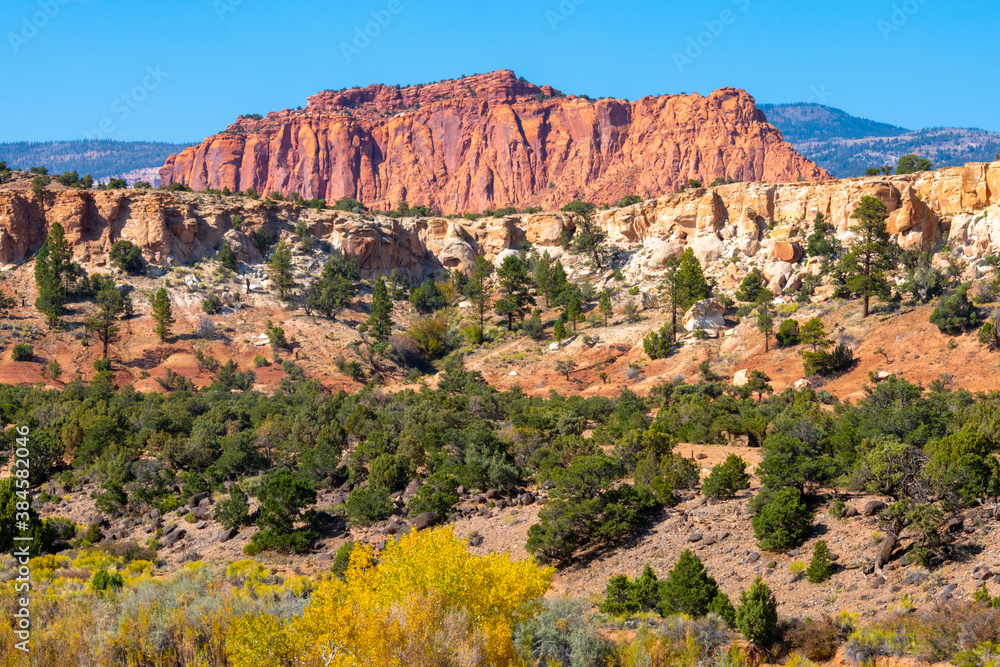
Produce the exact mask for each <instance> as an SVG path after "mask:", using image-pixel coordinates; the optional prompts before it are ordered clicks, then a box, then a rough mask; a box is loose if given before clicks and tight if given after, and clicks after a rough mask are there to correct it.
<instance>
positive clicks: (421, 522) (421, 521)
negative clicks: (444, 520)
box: [413, 512, 441, 530]
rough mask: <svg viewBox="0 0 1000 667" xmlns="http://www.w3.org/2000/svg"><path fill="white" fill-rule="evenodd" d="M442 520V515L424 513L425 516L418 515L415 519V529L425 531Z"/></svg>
mask: <svg viewBox="0 0 1000 667" xmlns="http://www.w3.org/2000/svg"><path fill="white" fill-rule="evenodd" d="M440 520H441V515H440V514H438V513H437V512H424V513H423V514H418V515H417V516H415V517H414V518H413V528H414V529H415V530H423V529H424V528H430V527H431V526H433V525H435V524H436V523H438V522H439V521H440Z"/></svg>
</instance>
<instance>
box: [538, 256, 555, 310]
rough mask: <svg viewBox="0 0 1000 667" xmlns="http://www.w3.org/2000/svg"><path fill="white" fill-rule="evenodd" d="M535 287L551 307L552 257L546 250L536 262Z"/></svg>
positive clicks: (547, 305)
mask: <svg viewBox="0 0 1000 667" xmlns="http://www.w3.org/2000/svg"><path fill="white" fill-rule="evenodd" d="M534 276H535V289H536V290H538V293H539V294H540V295H542V296H544V297H545V307H546V308H548V307H549V300H550V299H551V296H552V257H550V256H549V251H548V250H546V251H545V252H544V253H542V256H541V257H540V258H539V259H538V262H536V263H535V271H534Z"/></svg>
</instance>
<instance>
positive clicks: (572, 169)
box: [160, 70, 829, 214]
mask: <svg viewBox="0 0 1000 667" xmlns="http://www.w3.org/2000/svg"><path fill="white" fill-rule="evenodd" d="M160 175H161V178H162V181H163V183H164V184H165V185H167V184H170V183H184V184H186V185H189V186H191V187H192V188H194V189H195V190H204V189H206V188H214V189H220V190H221V189H223V188H226V187H228V188H229V189H230V190H232V191H237V190H245V189H247V188H250V189H253V190H254V191H256V192H258V193H262V194H270V193H272V192H281V193H282V194H283V195H286V196H287V195H289V194H290V193H292V192H295V193H298V194H299V195H301V196H303V197H305V198H306V199H312V198H319V199H326V200H327V201H330V202H332V201H336V200H338V199H340V198H341V197H353V198H355V199H358V200H360V201H362V202H365V203H366V204H369V205H372V206H374V207H376V208H379V209H382V210H389V209H392V208H393V207H394V206H395V205H396V204H399V203H400V202H403V201H407V202H408V203H410V204H411V205H416V204H420V205H425V206H429V207H431V208H433V209H437V210H440V211H442V212H443V213H445V214H450V213H465V212H480V211H484V210H486V209H488V208H493V209H496V208H501V207H506V206H516V207H518V208H524V207H528V206H535V205H538V206H543V207H545V208H549V209H551V208H558V206H560V205H562V204H565V203H566V202H568V201H570V200H572V199H576V198H582V199H587V200H590V201H595V202H598V203H602V202H614V201H617V200H619V199H621V198H622V197H624V196H626V195H640V196H642V197H647V198H649V197H657V196H659V195H661V194H662V193H664V192H672V191H676V190H677V189H679V187H680V186H681V185H687V183H688V180H689V179H698V180H701V181H702V182H704V183H705V184H708V183H711V182H712V181H714V180H715V179H716V178H717V177H722V178H726V179H735V180H742V181H748V182H749V181H762V180H763V181H768V182H772V183H773V182H783V181H795V180H798V179H804V180H807V181H814V180H819V179H823V178H828V177H829V176H828V174H827V173H826V172H825V171H824V170H822V169H820V168H818V167H816V165H815V164H813V163H812V162H810V161H809V160H806V159H805V158H803V157H802V156H800V155H799V154H798V153H796V152H795V150H794V149H793V148H792V146H791V145H790V144H788V143H786V142H785V141H784V140H783V139H782V137H781V134H780V133H779V132H778V130H777V129H775V128H774V127H773V126H772V125H770V124H769V123H768V122H767V119H766V118H765V116H764V114H763V113H761V112H760V111H759V110H758V109H757V106H756V103H755V102H754V99H753V98H752V97H751V96H750V95H749V94H747V93H746V92H745V91H742V90H737V89H733V88H724V89H722V90H718V91H715V92H714V93H712V94H711V95H709V96H708V97H702V96H700V95H698V94H694V95H690V96H688V95H665V96H662V97H645V98H642V99H640V100H637V101H634V102H628V101H625V100H614V99H603V100H599V101H592V100H590V99H587V98H581V97H574V96H568V97H567V96H563V95H562V94H561V93H560V92H559V91H557V90H555V89H553V88H551V87H550V86H541V87H539V86H536V85H534V84H531V83H527V82H525V81H524V80H522V79H518V78H517V77H515V76H514V74H513V72H510V71H507V70H501V71H498V72H493V73H491V74H484V75H477V76H472V77H466V78H462V79H457V80H453V81H446V82H440V83H436V84H429V85H421V86H411V87H407V88H395V87H392V86H382V85H378V86H369V87H367V88H362V89H352V90H347V91H340V92H335V91H326V92H323V93H319V94H318V95H314V96H312V97H310V98H309V100H308V104H307V106H306V108H305V109H299V110H292V109H285V110H284V111H281V112H273V113H269V114H268V115H267V116H266V117H263V118H259V119H258V118H250V117H243V116H241V117H240V118H239V119H238V120H237V121H236V122H235V123H233V124H232V125H230V126H229V127H228V128H227V129H226V131H224V132H221V133H220V134H217V135H215V136H212V137H209V138H207V139H205V141H203V142H202V143H201V144H200V145H198V146H192V147H190V148H188V149H186V150H184V151H183V152H181V153H180V154H178V155H173V156H171V157H170V158H168V160H167V162H166V164H165V165H164V167H163V168H162V169H161V171H160Z"/></svg>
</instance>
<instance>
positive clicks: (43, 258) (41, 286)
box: [35, 245, 66, 327]
mask: <svg viewBox="0 0 1000 667" xmlns="http://www.w3.org/2000/svg"><path fill="white" fill-rule="evenodd" d="M35 286H36V287H37V288H38V297H37V298H36V299H35V308H37V309H38V312H40V313H41V314H43V315H45V317H46V319H47V320H48V323H49V326H50V327H51V326H55V325H56V323H57V322H58V321H59V317H60V316H61V315H62V314H63V308H64V307H65V305H66V286H65V285H64V284H63V282H62V280H60V279H59V273H57V272H56V270H55V268H54V266H53V262H52V257H51V254H50V253H49V247H48V245H43V246H42V247H41V248H39V249H38V254H37V255H36V256H35Z"/></svg>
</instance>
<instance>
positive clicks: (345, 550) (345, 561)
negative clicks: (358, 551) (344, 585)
mask: <svg viewBox="0 0 1000 667" xmlns="http://www.w3.org/2000/svg"><path fill="white" fill-rule="evenodd" d="M354 546H355V543H354V542H353V541H352V540H348V541H347V542H344V543H343V544H341V545H340V548H339V549H337V554H336V555H335V556H334V557H333V566H332V567H331V568H330V571H331V572H333V574H334V575H335V576H336V577H337V578H339V579H343V578H344V575H345V574H346V573H347V566H348V565H350V564H351V552H352V551H354Z"/></svg>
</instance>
